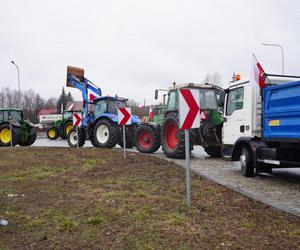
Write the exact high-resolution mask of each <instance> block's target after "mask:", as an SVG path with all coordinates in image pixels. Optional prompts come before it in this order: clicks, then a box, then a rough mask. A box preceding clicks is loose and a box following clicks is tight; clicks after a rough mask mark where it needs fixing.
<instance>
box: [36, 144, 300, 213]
mask: <svg viewBox="0 0 300 250" xmlns="http://www.w3.org/2000/svg"><path fill="white" fill-rule="evenodd" d="M34 146H50V147H51V146H53V147H68V144H67V142H66V141H65V140H56V141H50V140H48V139H47V138H38V140H37V141H36V142H35V144H34ZM91 146H92V145H91V144H90V142H86V144H85V147H91ZM155 156H157V157H160V158H163V159H166V160H170V159H168V158H166V157H165V156H164V154H163V153H162V151H161V150H159V151H158V152H156V153H155ZM173 161H175V162H176V163H177V164H179V165H181V166H184V163H185V161H184V160H173ZM191 169H192V171H193V172H195V173H197V174H199V175H202V176H204V177H206V178H208V179H210V180H212V181H215V182H217V183H219V184H222V185H225V186H227V187H229V188H231V189H233V190H236V191H238V192H240V193H243V194H245V195H247V196H249V197H251V198H254V199H256V200H259V201H262V202H264V203H267V204H269V205H271V206H273V207H275V208H278V209H281V210H284V211H287V212H290V213H293V214H295V215H298V216H300V169H298V168H291V169H277V170H274V171H273V174H261V175H259V176H256V177H255V178H245V177H243V176H241V174H240V168H239V165H238V163H233V162H228V161H223V160H221V159H214V158H211V157H209V156H208V155H207V154H206V153H205V152H204V150H203V149H202V147H195V149H194V150H193V152H192V160H191Z"/></svg>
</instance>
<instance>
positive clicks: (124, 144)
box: [123, 125, 126, 159]
mask: <svg viewBox="0 0 300 250" xmlns="http://www.w3.org/2000/svg"><path fill="white" fill-rule="evenodd" d="M123 147H124V159H126V136H125V125H123Z"/></svg>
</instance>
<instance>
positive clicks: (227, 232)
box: [0, 148, 300, 249]
mask: <svg viewBox="0 0 300 250" xmlns="http://www.w3.org/2000/svg"><path fill="white" fill-rule="evenodd" d="M0 154H1V161H0V173H1V175H0V219H6V220H8V223H9V224H8V225H7V226H0V249H26V248H27V249H53V248H58V249H59V248H65V249H84V248H85V249H86V248H93V249H199V248H202V249H211V248H252V249H262V248H263V249H300V247H299V246H300V218H299V217H295V216H292V215H289V214H286V213H284V212H281V211H278V210H275V209H273V208H271V207H269V206H267V205H264V204H262V203H260V202H257V201H254V200H251V199H249V198H247V197H245V196H243V195H241V194H239V193H236V192H234V191H232V190H229V189H227V188H225V187H223V186H220V185H218V184H215V183H213V182H211V181H208V180H206V179H204V178H200V177H198V176H194V175H193V176H192V195H193V197H192V203H193V205H192V207H190V208H189V207H187V206H186V201H185V186H184V183H185V174H184V170H183V169H182V168H181V167H179V166H176V165H175V164H173V163H171V162H167V161H164V160H160V159H157V158H155V157H152V156H144V155H139V154H135V153H129V155H128V158H127V159H126V160H124V159H123V153H122V151H121V150H108V149H107V150H102V149H101V150H100V149H96V148H82V149H79V150H77V149H70V148H14V149H10V148H0Z"/></svg>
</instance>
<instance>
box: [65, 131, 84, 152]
mask: <svg viewBox="0 0 300 250" xmlns="http://www.w3.org/2000/svg"><path fill="white" fill-rule="evenodd" d="M77 140H78V147H83V145H84V143H85V130H84V128H78V135H77V133H76V127H73V128H71V131H70V132H69V133H68V137H67V141H68V144H69V146H70V147H71V148H76V147H77Z"/></svg>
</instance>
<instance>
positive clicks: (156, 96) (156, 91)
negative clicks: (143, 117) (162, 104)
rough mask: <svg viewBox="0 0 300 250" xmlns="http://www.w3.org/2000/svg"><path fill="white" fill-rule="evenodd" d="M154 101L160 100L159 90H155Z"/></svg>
mask: <svg viewBox="0 0 300 250" xmlns="http://www.w3.org/2000/svg"><path fill="white" fill-rule="evenodd" d="M154 99H155V100H157V99H158V89H156V90H155V95H154Z"/></svg>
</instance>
